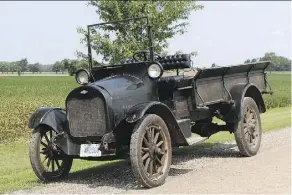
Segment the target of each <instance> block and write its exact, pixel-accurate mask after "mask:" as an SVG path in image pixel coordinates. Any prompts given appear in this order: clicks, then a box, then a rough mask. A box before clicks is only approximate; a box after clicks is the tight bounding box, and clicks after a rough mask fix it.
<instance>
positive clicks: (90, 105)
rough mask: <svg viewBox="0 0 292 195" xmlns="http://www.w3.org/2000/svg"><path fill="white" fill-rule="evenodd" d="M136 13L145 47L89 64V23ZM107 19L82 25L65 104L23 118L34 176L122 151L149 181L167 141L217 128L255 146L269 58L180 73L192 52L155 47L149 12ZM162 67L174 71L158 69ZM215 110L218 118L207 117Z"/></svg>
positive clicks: (166, 154)
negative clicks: (77, 65)
mask: <svg viewBox="0 0 292 195" xmlns="http://www.w3.org/2000/svg"><path fill="white" fill-rule="evenodd" d="M135 20H146V21H147V29H148V35H149V48H148V50H144V51H137V52H136V53H134V54H133V59H129V60H124V61H123V62H121V63H119V64H112V65H107V66H93V60H92V57H91V56H92V53H91V44H90V36H91V34H90V32H91V30H90V29H91V28H94V27H95V26H99V25H106V24H109V23H110V24H116V23H121V22H125V21H135ZM109 23H101V24H94V25H88V35H87V40H88V58H89V66H88V69H81V70H78V71H77V73H76V76H75V77H76V81H77V82H78V83H79V84H80V85H81V86H80V87H77V88H75V89H73V90H72V91H71V92H70V93H69V94H68V96H67V97H66V100H65V105H66V108H65V109H62V108H54V107H41V108H38V109H37V110H36V112H35V113H33V114H32V116H31V117H30V119H29V123H28V126H29V127H30V128H31V129H32V136H31V142H30V148H29V149H30V152H29V155H30V162H31V166H32V169H33V171H34V172H35V174H36V176H37V177H38V178H39V179H40V180H42V181H52V180H56V179H60V178H63V177H65V176H67V175H68V173H69V171H70V169H71V166H72V161H73V159H76V158H79V159H85V160H100V159H101V158H103V157H106V156H110V157H116V158H122V157H123V156H127V155H125V154H129V158H130V162H131V166H132V170H133V173H134V175H135V177H136V179H137V181H139V182H140V183H141V184H142V185H143V186H144V187H147V188H151V187H156V186H159V185H162V184H163V183H164V182H165V179H166V177H167V176H168V172H169V169H170V165H171V159H172V148H173V147H179V146H190V145H193V144H195V143H198V142H201V141H203V140H205V139H207V138H209V137H210V136H211V135H213V134H215V133H217V132H219V131H229V132H230V133H234V135H235V140H236V143H237V146H238V148H239V151H240V153H241V154H242V155H243V156H249V157H250V156H254V155H256V154H257V152H258V150H259V147H260V143H261V135H262V127H261V119H260V113H264V112H265V111H266V108H265V103H264V101H263V97H262V95H263V94H269V93H271V89H270V86H269V84H268V82H267V80H266V74H265V70H266V68H267V67H268V66H269V64H270V63H269V62H258V63H249V64H242V65H237V66H226V67H215V68H207V69H196V73H195V74H194V75H192V76H186V75H179V70H181V71H183V70H184V69H190V68H192V66H191V55H189V54H183V55H171V56H160V55H159V54H157V53H155V52H154V51H153V40H152V33H151V25H150V22H149V18H148V17H140V18H131V19H126V20H122V21H113V22H109ZM141 55H142V56H144V58H143V59H140V58H141ZM138 56H140V58H138ZM168 70H174V71H176V72H177V74H176V75H172V76H165V75H164V72H165V71H168ZM268 87H269V88H268ZM214 117H217V118H219V119H221V120H222V121H224V122H225V124H224V125H217V124H215V123H213V122H212V119H213V118H214ZM194 134H197V135H199V136H194ZM113 159H114V158H113Z"/></svg>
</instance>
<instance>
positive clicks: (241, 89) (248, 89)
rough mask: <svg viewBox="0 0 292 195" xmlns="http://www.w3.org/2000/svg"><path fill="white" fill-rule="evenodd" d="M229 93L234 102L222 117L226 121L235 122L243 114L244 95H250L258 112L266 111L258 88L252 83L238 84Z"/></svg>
mask: <svg viewBox="0 0 292 195" xmlns="http://www.w3.org/2000/svg"><path fill="white" fill-rule="evenodd" d="M230 94H231V96H232V99H233V100H234V104H233V106H232V107H231V109H230V111H229V112H228V113H227V114H226V115H225V116H224V117H223V120H224V121H225V122H226V123H237V122H238V121H240V119H241V117H242V116H243V110H242V104H243V99H244V97H251V98H252V99H253V100H254V101H255V102H256V104H257V106H258V108H259V111H260V113H264V112H266V106H265V103H264V100H263V97H262V94H261V92H260V90H259V89H258V88H257V87H256V86H255V85H253V84H244V83H242V84H238V85H235V86H234V87H233V88H232V89H231V90H230Z"/></svg>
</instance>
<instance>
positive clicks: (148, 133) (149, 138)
mask: <svg viewBox="0 0 292 195" xmlns="http://www.w3.org/2000/svg"><path fill="white" fill-rule="evenodd" d="M146 134H147V140H148V142H150V141H151V134H150V129H149V128H148V129H146Z"/></svg>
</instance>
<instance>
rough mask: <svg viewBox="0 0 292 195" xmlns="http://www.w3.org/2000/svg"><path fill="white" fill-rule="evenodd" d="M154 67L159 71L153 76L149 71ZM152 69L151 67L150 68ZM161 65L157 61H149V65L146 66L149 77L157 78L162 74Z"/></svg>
mask: <svg viewBox="0 0 292 195" xmlns="http://www.w3.org/2000/svg"><path fill="white" fill-rule="evenodd" d="M154 67H155V68H156V70H159V72H157V74H156V75H155V76H154V75H151V73H149V72H150V71H151V70H150V69H151V68H154ZM152 70H153V69H152ZM163 71H164V70H163V67H162V65H161V64H159V63H151V64H150V65H149V66H148V69H147V73H148V76H149V77H150V78H151V79H159V78H160V77H161V76H162V74H163Z"/></svg>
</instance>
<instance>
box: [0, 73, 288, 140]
mask: <svg viewBox="0 0 292 195" xmlns="http://www.w3.org/2000/svg"><path fill="white" fill-rule="evenodd" d="M268 80H269V81H270V83H271V85H272V88H273V91H274V94H273V95H272V96H270V95H265V97H264V99H265V101H266V105H267V107H268V108H275V107H286V106H290V105H291V95H290V94H291V74H273V73H272V74H268ZM77 86H78V84H77V83H76V82H75V79H74V77H69V76H66V77H60V76H43V77H37V76H25V77H4V76H3V77H2V76H1V77H0V102H1V104H0V127H1V128H0V143H3V142H5V141H12V140H17V139H18V138H19V137H24V138H27V139H28V135H29V132H30V130H29V129H28V127H27V122H28V118H29V117H30V115H31V114H32V113H33V112H34V111H35V110H36V109H37V108H38V107H41V106H57V107H64V106H65V104H64V101H65V98H66V96H67V94H68V93H69V92H70V90H72V89H73V88H74V87H77Z"/></svg>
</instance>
